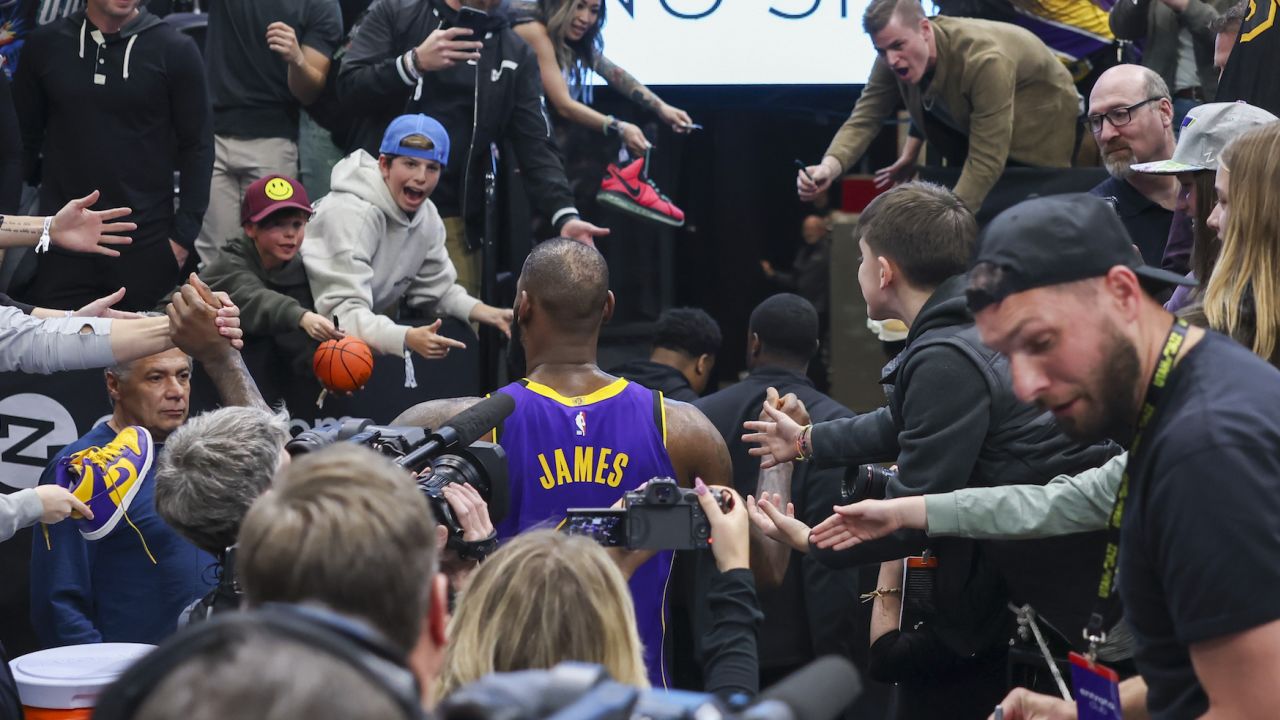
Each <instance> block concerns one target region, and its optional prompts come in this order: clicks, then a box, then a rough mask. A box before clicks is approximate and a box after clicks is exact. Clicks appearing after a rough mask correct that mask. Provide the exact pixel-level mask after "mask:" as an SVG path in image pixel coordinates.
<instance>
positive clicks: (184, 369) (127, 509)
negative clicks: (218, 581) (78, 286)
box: [31, 285, 266, 647]
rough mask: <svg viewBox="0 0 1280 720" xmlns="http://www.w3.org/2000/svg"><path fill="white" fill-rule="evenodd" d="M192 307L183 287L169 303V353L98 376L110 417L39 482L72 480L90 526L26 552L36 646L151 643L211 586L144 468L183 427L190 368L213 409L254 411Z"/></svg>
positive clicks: (233, 367)
mask: <svg viewBox="0 0 1280 720" xmlns="http://www.w3.org/2000/svg"><path fill="white" fill-rule="evenodd" d="M201 297H202V295H201V291H199V290H198V289H197V288H195V287H193V286H191V285H187V286H184V287H183V288H182V289H181V291H180V292H178V293H175V294H174V296H173V309H172V310H171V312H170V313H169V317H170V321H171V323H172V326H171V328H170V330H171V333H172V338H173V342H174V344H175V345H177V347H176V348H174V349H171V350H166V351H164V352H161V353H156V354H154V355H148V356H146V357H143V358H139V359H137V360H133V361H131V362H128V363H122V364H119V365H116V366H114V367H111V368H108V369H107V370H106V373H105V379H106V385H107V392H108V395H109V396H110V398H111V404H112V413H111V416H110V417H109V418H108V419H107V420H106V421H105V422H103V423H100V424H99V425H97V426H96V427H94V428H93V429H92V430H90V431H89V432H88V433H87V434H86V435H84V436H83V437H81V438H80V439H78V440H76V441H75V442H73V443H71V444H70V445H68V446H67V447H66V448H64V449H63V451H62V453H60V454H59V456H58V457H57V458H55V459H54V460H53V462H51V463H50V464H49V466H48V468H47V469H46V470H45V472H44V475H42V476H41V478H40V483H41V484H42V485H44V484H51V483H54V482H58V483H59V484H64V485H65V484H68V483H67V481H68V479H71V480H73V481H74V482H73V483H72V484H73V487H74V490H75V491H76V492H80V491H83V492H84V494H85V496H86V497H90V498H91V500H90V501H89V503H88V504H89V505H90V507H91V508H93V511H94V519H93V520H92V521H80V520H78V521H76V522H75V523H74V524H73V523H60V524H58V525H53V526H50V527H48V528H47V532H46V534H45V541H44V542H40V541H37V542H36V543H34V546H33V548H32V553H31V624H32V625H33V626H34V628H35V631H36V636H37V637H38V638H39V640H40V643H41V645H42V646H44V647H54V646H58V645H71V644H81V643H94V642H141V643H158V642H160V641H161V640H163V639H164V638H165V637H166V636H168V635H169V634H170V633H172V632H173V630H174V628H175V627H176V626H177V621H178V616H179V614H180V613H181V612H182V610H183V608H185V607H187V606H188V605H190V604H191V603H192V601H194V600H196V599H197V598H199V597H201V596H202V595H204V594H205V593H206V592H208V590H209V588H210V586H211V584H212V583H211V582H210V580H211V576H210V575H209V574H208V573H207V571H208V570H209V567H210V566H211V565H212V558H210V557H209V556H208V555H206V554H204V553H202V552H201V551H200V550H199V549H198V548H196V547H194V546H192V545H191V544H189V543H187V542H186V541H185V540H184V539H183V538H181V537H180V536H178V535H177V534H176V533H175V532H174V531H173V529H171V528H170V527H169V526H168V525H166V524H165V522H164V521H163V520H162V519H161V518H160V517H159V516H158V515H157V514H156V511H155V498H154V483H155V479H154V476H155V470H156V468H155V463H153V462H152V458H153V457H154V456H155V455H156V454H158V449H157V448H156V446H157V445H159V444H162V443H164V442H165V441H166V440H167V439H168V437H169V436H170V435H171V434H172V433H174V432H175V431H176V430H177V429H178V428H179V427H180V426H181V425H182V424H183V423H184V422H185V421H186V419H187V411H188V401H189V399H190V394H191V370H192V358H194V359H196V360H199V361H200V363H201V364H202V365H203V366H204V368H205V370H206V372H207V373H208V374H209V377H210V378H211V379H212V380H213V382H214V384H215V385H216V386H217V389H218V394H219V396H220V397H221V399H222V401H223V402H224V403H226V404H228V405H255V406H258V407H262V408H263V409H264V410H265V408H266V404H265V403H264V402H263V401H262V397H261V396H260V395H259V394H258V390H257V387H256V386H255V385H254V383H253V380H252V378H250V377H249V374H248V371H247V370H246V369H245V366H244V362H243V361H242V360H241V358H240V353H239V352H238V351H236V350H235V349H233V348H232V347H231V346H230V345H229V344H228V343H227V341H226V340H225V339H224V338H223V337H222V336H221V335H220V334H219V333H218V328H217V326H216V325H215V324H214V319H215V318H216V316H217V310H215V309H214V305H210V304H209V303H207V302H201ZM205 299H206V300H212V296H207V297H206V298H205ZM215 305H216V303H215ZM69 464H70V469H68V465H69ZM73 471H74V472H73ZM99 508H102V509H101V510H100V509H99Z"/></svg>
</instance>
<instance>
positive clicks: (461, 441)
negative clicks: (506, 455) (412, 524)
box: [396, 392, 516, 469]
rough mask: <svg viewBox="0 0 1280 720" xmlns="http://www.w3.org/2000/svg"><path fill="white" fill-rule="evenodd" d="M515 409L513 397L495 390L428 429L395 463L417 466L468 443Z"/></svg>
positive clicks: (414, 467) (477, 438)
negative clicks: (420, 441) (421, 440)
mask: <svg viewBox="0 0 1280 720" xmlns="http://www.w3.org/2000/svg"><path fill="white" fill-rule="evenodd" d="M515 409H516V401H515V399H514V398H512V397H511V396H510V395H508V394H506V393H501V392H496V393H494V394H492V395H490V396H489V397H487V398H485V399H484V400H481V401H480V402H478V403H476V404H475V405H472V406H471V407H469V408H467V409H466V410H463V411H462V412H460V413H458V414H457V415H454V416H453V417H451V418H449V419H448V420H447V421H445V423H444V424H443V425H441V426H440V427H439V428H437V429H436V431H435V432H433V433H431V435H430V436H429V437H428V438H427V441H426V442H425V443H423V444H422V447H419V448H418V449H417V450H414V451H413V452H411V453H409V454H407V455H405V456H404V457H402V458H400V459H399V460H397V461H396V464H397V465H399V466H401V467H406V468H410V469H418V467H419V466H420V465H425V464H426V462H427V461H429V460H431V459H432V458H434V457H436V456H437V455H440V454H441V453H443V452H446V451H448V450H452V449H454V448H457V447H463V446H466V445H470V444H471V443H473V442H475V441H476V440H479V439H480V438H481V437H482V436H483V435H484V434H485V433H487V432H489V431H490V430H492V429H493V428H495V427H497V426H498V425H499V424H500V423H501V422H502V421H503V420H506V419H507V418H508V417H509V416H510V415H511V413H513V412H515Z"/></svg>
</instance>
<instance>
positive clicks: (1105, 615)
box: [1084, 318, 1188, 660]
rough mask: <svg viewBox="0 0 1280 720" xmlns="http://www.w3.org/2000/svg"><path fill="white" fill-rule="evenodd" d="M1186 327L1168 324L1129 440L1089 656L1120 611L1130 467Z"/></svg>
mask: <svg viewBox="0 0 1280 720" xmlns="http://www.w3.org/2000/svg"><path fill="white" fill-rule="evenodd" d="M1187 330H1188V326H1187V321H1186V320H1183V319H1182V318H1177V319H1175V320H1174V321H1173V327H1171V328H1169V336H1168V337H1167V338H1165V341H1164V349H1163V350H1161V351H1160V362H1158V363H1156V369H1155V372H1153V373H1152V374H1151V384H1150V385H1148V386H1147V395H1146V397H1145V398H1144V399H1143V401H1142V411H1141V412H1139V413H1138V424H1137V427H1136V428H1135V429H1134V432H1133V442H1131V443H1130V444H1129V460H1128V461H1127V462H1126V463H1125V466H1124V474H1122V475H1121V476H1120V487H1119V489H1117V491H1116V502H1115V505H1114V506H1112V508H1111V515H1110V516H1109V517H1108V518H1107V548H1106V551H1105V552H1104V553H1103V554H1102V577H1101V578H1100V579H1099V580H1098V595H1097V597H1096V598H1095V599H1094V605H1093V613H1092V614H1091V615H1090V616H1089V624H1088V626H1086V627H1085V629H1084V637H1085V639H1086V640H1088V641H1089V659H1090V660H1093V659H1094V658H1095V657H1096V656H1097V650H1098V645H1100V644H1101V643H1103V642H1105V641H1106V639H1107V629H1109V628H1110V627H1111V626H1112V625H1114V624H1115V622H1116V621H1117V620H1118V619H1119V615H1120V599H1119V597H1117V595H1116V570H1117V569H1118V567H1119V563H1120V525H1121V522H1123V520H1124V510H1125V500H1127V499H1128V498H1129V468H1130V467H1132V466H1133V460H1134V458H1136V457H1137V456H1138V450H1139V447H1140V446H1141V445H1142V432H1143V431H1144V430H1146V429H1147V424H1148V423H1150V422H1151V418H1152V417H1153V416H1154V415H1155V414H1156V408H1158V407H1159V406H1160V400H1161V398H1162V397H1163V396H1164V389H1165V385H1166V384H1168V382H1169V373H1170V372H1172V370H1173V361H1174V359H1176V358H1177V357H1178V351H1180V350H1181V349H1182V346H1183V344H1184V343H1185V342H1186V339H1187Z"/></svg>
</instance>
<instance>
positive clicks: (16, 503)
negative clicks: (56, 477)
mask: <svg viewBox="0 0 1280 720" xmlns="http://www.w3.org/2000/svg"><path fill="white" fill-rule="evenodd" d="M43 512H44V504H43V503H41V502H40V496H39V495H37V494H36V491H35V490H33V489H30V488H28V489H26V490H19V491H18V492H16V493H11V494H9V495H0V542H4V541H5V540H8V539H9V538H11V537H13V535H14V533H16V532H18V531H19V530H21V529H22V528H24V527H26V526H28V525H34V524H35V522H36V521H37V520H39V519H40V515H41V513H43Z"/></svg>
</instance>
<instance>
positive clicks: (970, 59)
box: [826, 17, 1080, 212]
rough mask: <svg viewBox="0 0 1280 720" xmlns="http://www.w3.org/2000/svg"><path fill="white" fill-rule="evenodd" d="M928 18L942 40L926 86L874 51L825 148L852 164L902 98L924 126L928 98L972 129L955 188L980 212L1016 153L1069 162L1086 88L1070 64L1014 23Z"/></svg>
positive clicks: (962, 127) (1027, 159) (1048, 162)
mask: <svg viewBox="0 0 1280 720" xmlns="http://www.w3.org/2000/svg"><path fill="white" fill-rule="evenodd" d="M929 22H930V23H931V24H932V25H933V34H934V38H935V39H936V41H937V48H938V55H937V63H936V64H935V66H934V71H933V73H934V74H933V80H932V81H931V82H930V83H929V84H928V86H927V87H926V86H920V85H910V84H908V83H905V82H902V81H900V80H899V78H898V76H897V75H896V74H895V73H894V72H893V70H892V69H891V68H890V67H889V65H888V64H887V63H886V62H885V61H884V60H883V59H877V60H876V62H875V65H874V66H873V67H872V68H871V77H870V79H868V80H867V85H866V87H865V88H864V89H863V91H862V96H861V97H860V98H858V103H857V104H856V105H855V106H854V108H853V114H852V115H851V116H850V117H849V119H848V120H846V121H845V123H844V125H843V126H842V127H841V128H840V130H839V131H837V132H836V136H835V138H833V139H832V141H831V145H830V147H828V148H827V152H826V154H827V155H831V156H832V157H834V158H835V159H836V160H839V161H840V165H841V167H843V168H844V169H846V170H847V169H848V168H849V166H850V165H852V164H853V163H854V162H856V161H857V160H858V158H860V157H862V154H863V153H864V152H866V150H867V146H868V145H870V144H871V141H872V139H873V138H875V136H876V135H877V134H878V133H879V132H880V129H881V125H882V124H883V123H884V121H885V120H886V119H888V118H889V117H890V116H891V115H892V114H893V113H894V112H895V111H896V110H897V108H898V104H899V102H900V101H901V102H904V103H905V104H906V107H907V112H908V113H909V114H910V115H911V121H912V123H913V124H914V125H915V127H917V128H919V129H921V130H922V131H924V130H925V129H926V124H925V121H924V117H925V115H924V109H925V106H926V105H928V106H930V107H932V106H933V104H934V103H935V102H940V103H941V104H942V105H943V106H944V107H946V109H947V111H948V112H949V113H950V115H951V116H952V119H953V120H954V121H955V124H956V125H957V127H956V129H957V130H959V131H961V132H962V133H964V134H965V135H967V136H968V138H969V156H968V158H967V159H966V160H965V163H964V167H963V168H962V170H961V172H960V180H959V182H957V183H956V186H955V193H956V195H958V196H959V197H960V199H961V200H963V201H964V202H965V204H966V205H968V206H969V208H970V209H971V210H973V211H975V212H976V211H977V210H978V208H979V207H980V206H981V205H982V201H983V200H984V199H985V198H986V197H987V193H988V192H990V191H991V187H992V186H993V185H995V183H996V180H998V179H999V177H1000V174H1001V173H1002V172H1004V166H1005V162H1006V161H1008V160H1010V159H1012V160H1016V161H1017V162H1020V163H1023V164H1026V165H1035V166H1041V167H1068V166H1070V164H1071V154H1072V151H1073V150H1074V149H1075V138H1076V118H1077V117H1078V116H1079V113H1080V101H1079V94H1078V93H1077V92H1076V88H1075V85H1074V83H1073V82H1072V80H1071V73H1069V72H1067V69H1066V68H1065V67H1064V66H1063V65H1062V63H1061V62H1060V61H1059V60H1058V59H1057V58H1056V57H1055V56H1054V54H1053V52H1052V51H1050V50H1049V48H1048V47H1047V46H1046V45H1045V44H1044V42H1042V41H1041V40H1040V39H1039V38H1037V37H1036V36H1035V35H1033V34H1032V33H1031V32H1030V31H1028V30H1024V29H1023V28H1020V27H1017V26H1015V25H1010V24H1008V23H1001V22H990V21H987V20H974V19H971V18H955V17H935V18H931V19H930V20H929ZM927 138H928V135H927V132H926V139H927Z"/></svg>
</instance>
